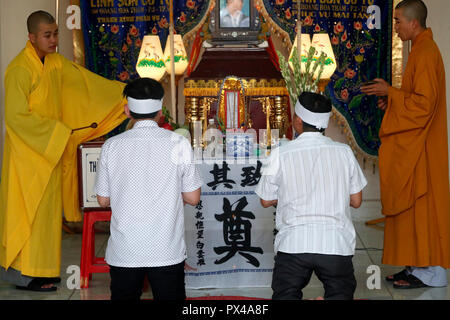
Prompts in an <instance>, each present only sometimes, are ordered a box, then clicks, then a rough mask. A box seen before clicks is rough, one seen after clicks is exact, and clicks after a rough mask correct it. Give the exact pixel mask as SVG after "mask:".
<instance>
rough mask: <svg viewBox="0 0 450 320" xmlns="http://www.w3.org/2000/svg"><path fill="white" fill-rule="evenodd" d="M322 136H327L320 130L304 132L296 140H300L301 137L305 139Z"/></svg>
mask: <svg viewBox="0 0 450 320" xmlns="http://www.w3.org/2000/svg"><path fill="white" fill-rule="evenodd" d="M321 137H325V136H324V135H323V134H322V133H320V132H303V133H302V134H301V135H299V136H298V137H297V138H296V139H295V140H300V139H304V138H321Z"/></svg>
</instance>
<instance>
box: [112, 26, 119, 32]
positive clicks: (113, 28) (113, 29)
mask: <svg viewBox="0 0 450 320" xmlns="http://www.w3.org/2000/svg"><path fill="white" fill-rule="evenodd" d="M111 32H112V33H114V34H116V33H117V32H119V26H118V25H117V24H114V25H112V26H111Z"/></svg>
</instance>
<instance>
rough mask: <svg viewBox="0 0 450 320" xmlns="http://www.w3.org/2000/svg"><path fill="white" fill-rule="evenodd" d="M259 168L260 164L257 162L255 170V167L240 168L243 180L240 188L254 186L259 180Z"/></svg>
mask: <svg viewBox="0 0 450 320" xmlns="http://www.w3.org/2000/svg"><path fill="white" fill-rule="evenodd" d="M261 167H262V162H261V161H259V160H258V162H257V165H256V168H255V167H245V168H242V171H243V173H242V174H241V176H242V177H244V179H243V180H242V182H241V186H242V187H245V186H256V185H257V184H258V182H259V180H260V179H261Z"/></svg>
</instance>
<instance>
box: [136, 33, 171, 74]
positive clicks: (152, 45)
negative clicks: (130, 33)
mask: <svg viewBox="0 0 450 320" xmlns="http://www.w3.org/2000/svg"><path fill="white" fill-rule="evenodd" d="M136 71H137V73H138V74H139V76H140V77H141V78H152V79H155V80H156V81H159V80H161V78H162V77H163V76H164V74H165V72H166V67H165V64H164V55H163V51H162V48H161V41H160V40H159V36H157V35H147V36H144V39H143V40H142V46H141V51H140V52H139V57H138V61H137V63H136Z"/></svg>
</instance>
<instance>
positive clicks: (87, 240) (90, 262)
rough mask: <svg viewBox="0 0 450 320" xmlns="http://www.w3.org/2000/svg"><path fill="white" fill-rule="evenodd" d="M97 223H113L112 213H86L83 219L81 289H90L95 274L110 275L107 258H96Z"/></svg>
mask: <svg viewBox="0 0 450 320" xmlns="http://www.w3.org/2000/svg"><path fill="white" fill-rule="evenodd" d="M97 221H111V211H110V210H108V211H85V212H84V218H83V240H82V243H81V266H80V269H81V270H80V273H81V274H80V278H81V279H80V287H81V288H89V280H91V279H92V274H93V273H108V272H109V266H108V265H107V264H106V261H105V258H103V257H96V256H95V230H94V224H95V223H96V222H97Z"/></svg>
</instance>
